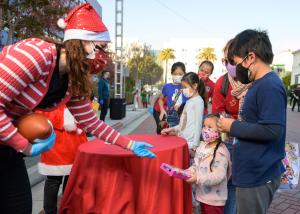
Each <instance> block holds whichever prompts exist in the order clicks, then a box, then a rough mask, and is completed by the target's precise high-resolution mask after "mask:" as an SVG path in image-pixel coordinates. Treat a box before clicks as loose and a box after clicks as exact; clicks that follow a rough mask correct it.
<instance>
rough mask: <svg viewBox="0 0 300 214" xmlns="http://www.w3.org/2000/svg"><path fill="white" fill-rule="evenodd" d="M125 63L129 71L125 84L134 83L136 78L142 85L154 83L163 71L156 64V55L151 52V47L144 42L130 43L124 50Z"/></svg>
mask: <svg viewBox="0 0 300 214" xmlns="http://www.w3.org/2000/svg"><path fill="white" fill-rule="evenodd" d="M125 64H126V66H127V67H128V69H129V71H130V76H129V80H128V82H126V83H127V85H128V84H134V82H135V80H136V78H138V79H140V80H141V81H142V85H145V84H149V85H154V84H156V83H157V82H158V81H159V80H160V78H161V76H162V73H163V69H162V67H161V66H160V65H159V64H157V62H156V57H155V56H154V55H153V54H152V51H151V47H150V46H148V45H146V44H144V45H138V44H131V45H130V46H129V47H128V48H127V50H126V51H125ZM132 86H133V85H132Z"/></svg>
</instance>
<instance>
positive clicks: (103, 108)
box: [100, 99, 109, 121]
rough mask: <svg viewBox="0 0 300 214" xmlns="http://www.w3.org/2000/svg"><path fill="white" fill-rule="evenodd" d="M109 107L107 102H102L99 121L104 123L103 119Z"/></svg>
mask: <svg viewBox="0 0 300 214" xmlns="http://www.w3.org/2000/svg"><path fill="white" fill-rule="evenodd" d="M108 106H109V100H108V99H106V100H103V104H102V105H101V114H100V120H102V121H104V120H105V117H106V115H107V110H108Z"/></svg>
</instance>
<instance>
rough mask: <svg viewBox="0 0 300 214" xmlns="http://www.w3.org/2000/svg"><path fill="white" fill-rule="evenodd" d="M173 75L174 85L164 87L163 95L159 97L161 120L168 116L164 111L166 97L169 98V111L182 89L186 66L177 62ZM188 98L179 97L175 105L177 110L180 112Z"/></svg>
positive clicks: (172, 69) (172, 71) (168, 84)
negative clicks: (181, 106)
mask: <svg viewBox="0 0 300 214" xmlns="http://www.w3.org/2000/svg"><path fill="white" fill-rule="evenodd" d="M171 74H172V79H173V83H167V84H165V85H164V86H163V89H162V94H161V95H160V97H159V101H158V104H159V108H160V115H159V119H160V120H163V118H164V117H166V116H167V112H166V110H165V109H164V102H163V99H164V97H166V98H167V109H168V110H169V109H170V108H171V105H172V102H173V100H174V98H175V96H176V95H177V93H178V91H179V90H180V89H182V85H181V79H182V77H183V75H184V74H185V65H184V64H183V63H182V62H176V63H174V64H173V65H172V68H171ZM186 100H187V98H186V97H185V96H183V95H182V94H180V95H179V98H178V100H177V102H176V103H175V110H178V109H179V107H180V105H181V104H184V103H185V102H186Z"/></svg>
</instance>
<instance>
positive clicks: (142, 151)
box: [130, 142, 156, 158]
mask: <svg viewBox="0 0 300 214" xmlns="http://www.w3.org/2000/svg"><path fill="white" fill-rule="evenodd" d="M148 148H153V146H152V145H150V144H148V143H144V142H133V144H132V146H131V148H130V150H131V151H132V152H133V153H134V154H136V155H137V156H139V157H148V158H156V155H155V154H154V153H153V152H151V151H150V150H148Z"/></svg>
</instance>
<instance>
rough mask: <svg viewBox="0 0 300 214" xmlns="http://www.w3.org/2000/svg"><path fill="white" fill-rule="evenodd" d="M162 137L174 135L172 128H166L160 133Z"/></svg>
mask: <svg viewBox="0 0 300 214" xmlns="http://www.w3.org/2000/svg"><path fill="white" fill-rule="evenodd" d="M161 134H162V135H176V133H175V131H174V129H173V128H166V129H163V130H162V131H161Z"/></svg>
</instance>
